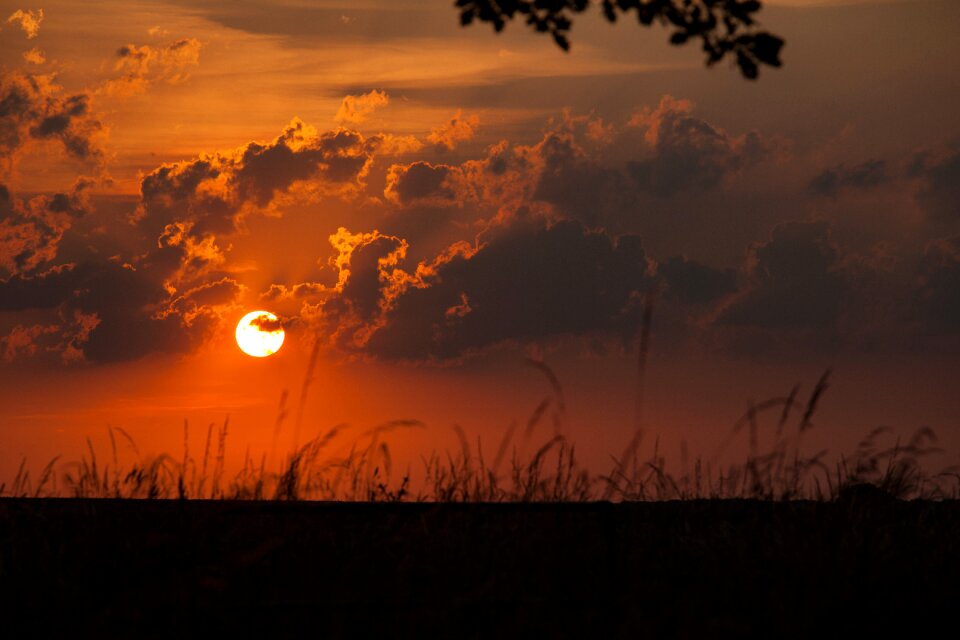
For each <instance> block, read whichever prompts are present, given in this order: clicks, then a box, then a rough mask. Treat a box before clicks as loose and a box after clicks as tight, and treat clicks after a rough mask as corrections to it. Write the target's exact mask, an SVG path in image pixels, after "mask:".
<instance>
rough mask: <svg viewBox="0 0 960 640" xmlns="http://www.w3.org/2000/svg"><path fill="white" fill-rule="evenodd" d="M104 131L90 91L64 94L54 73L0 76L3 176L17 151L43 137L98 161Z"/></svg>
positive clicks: (79, 156)
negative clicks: (100, 137) (94, 112)
mask: <svg viewBox="0 0 960 640" xmlns="http://www.w3.org/2000/svg"><path fill="white" fill-rule="evenodd" d="M102 130H103V126H102V125H101V124H100V121H99V120H97V119H96V118H95V117H94V116H93V114H92V113H91V109H90V95H89V94H87V93H75V94H71V95H63V93H62V89H61V87H59V86H58V85H56V84H55V83H54V81H53V78H52V76H44V75H31V74H23V73H18V72H11V73H5V74H3V75H2V76H0V158H2V159H0V177H2V176H3V174H4V173H6V172H9V171H10V170H11V169H12V166H13V162H14V160H15V158H16V156H17V154H18V153H20V152H21V151H22V150H23V149H25V148H26V147H28V146H30V144H31V143H32V142H36V141H40V140H54V141H58V142H60V143H61V145H62V148H63V150H64V151H65V152H66V153H67V154H68V155H69V156H71V157H74V158H76V159H79V160H85V161H90V162H99V161H100V160H102V157H103V152H102V151H101V149H100V146H99V143H98V138H99V135H100V134H101V132H102Z"/></svg>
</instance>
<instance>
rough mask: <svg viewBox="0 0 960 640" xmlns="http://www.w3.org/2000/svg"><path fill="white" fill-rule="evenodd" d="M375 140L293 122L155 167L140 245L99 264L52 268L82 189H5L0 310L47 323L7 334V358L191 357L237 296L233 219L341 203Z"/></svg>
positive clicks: (144, 196)
mask: <svg viewBox="0 0 960 640" xmlns="http://www.w3.org/2000/svg"><path fill="white" fill-rule="evenodd" d="M380 143H381V138H379V137H373V138H366V137H364V136H362V135H360V134H358V133H356V132H351V131H347V130H344V129H338V130H335V131H327V132H323V133H319V132H317V131H316V130H314V129H312V128H311V127H308V126H307V125H305V124H304V123H303V122H301V121H299V120H294V121H293V122H292V123H291V124H290V125H289V126H288V127H287V128H286V129H284V130H283V131H282V132H281V134H280V135H279V136H278V137H277V138H275V139H274V140H272V141H270V142H266V143H261V142H251V143H248V144H246V145H243V146H242V147H239V148H237V149H234V150H232V151H224V152H219V153H212V154H205V155H203V156H201V157H199V158H195V159H193V160H190V161H185V162H179V163H173V164H166V165H162V166H160V167H158V168H157V169H155V170H154V171H151V172H149V173H148V174H146V175H144V176H143V178H142V180H141V187H140V192H141V193H140V201H139V204H138V206H137V208H136V213H135V214H134V216H133V218H132V222H133V223H134V224H135V226H136V229H137V230H139V231H140V232H141V233H140V235H141V237H143V238H144V239H145V240H146V242H147V244H146V245H145V246H141V247H129V248H128V251H127V252H126V253H124V254H123V255H117V256H114V257H112V258H109V259H104V258H103V257H102V255H100V254H99V253H98V252H96V251H90V252H88V253H87V254H84V255H81V256H80V257H79V258H76V259H75V260H74V261H73V262H71V263H69V264H56V260H55V258H56V256H57V245H58V243H60V242H61V240H62V238H63V236H64V233H66V232H67V231H69V229H70V225H71V220H73V219H74V218H76V217H78V216H80V215H83V213H84V212H85V210H86V209H85V206H86V200H85V193H84V190H85V189H86V188H87V187H88V186H89V183H88V182H85V183H82V184H78V186H77V187H76V188H75V189H74V191H72V192H70V193H65V194H57V195H53V196H39V197H36V198H34V199H32V200H30V201H29V202H26V203H23V202H19V201H17V200H16V199H14V198H13V196H11V194H9V192H8V191H7V189H6V188H3V189H2V190H0V278H3V277H4V276H6V277H5V279H2V280H0V311H12V312H23V311H28V310H29V311H31V312H33V311H35V312H38V313H41V314H43V315H45V316H46V317H48V318H49V320H48V321H46V322H42V323H37V324H39V325H42V327H43V329H42V331H41V330H39V329H33V328H31V327H32V326H33V325H26V324H25V325H23V327H21V328H20V329H17V330H16V331H14V332H12V333H10V334H9V335H8V336H7V338H6V340H7V343H5V344H8V346H7V347H4V348H5V349H6V351H5V353H6V352H9V353H10V354H11V357H14V356H16V357H24V356H29V355H30V354H33V355H34V356H40V355H43V354H55V355H59V357H62V358H66V359H84V360H88V361H97V362H107V361H121V360H130V359H135V358H139V357H142V356H144V355H147V354H149V353H154V352H159V353H165V354H177V353H184V352H188V351H191V350H193V349H196V348H197V347H198V346H199V345H201V344H202V343H203V342H204V341H205V340H206V339H207V338H208V336H209V335H210V334H211V332H212V331H213V330H214V329H215V328H216V327H217V326H219V323H220V322H221V319H222V318H223V317H224V315H225V314H226V313H227V312H230V311H231V310H232V309H235V305H236V302H237V300H238V298H239V297H240V296H241V295H242V293H243V291H244V287H243V285H242V284H241V283H240V282H239V281H238V280H237V279H236V277H235V275H234V274H232V272H231V270H230V265H229V261H228V257H229V254H228V252H229V246H230V241H229V238H230V236H231V234H233V233H235V232H237V231H238V230H239V229H241V227H242V220H243V217H244V216H246V215H252V214H254V213H257V212H263V211H270V210H271V209H272V208H274V207H277V206H279V205H278V203H280V202H281V201H283V200H284V199H285V198H294V197H299V196H303V197H315V196H317V195H323V196H344V197H351V195H352V194H356V193H358V192H359V190H360V187H361V186H362V180H363V177H364V176H365V175H366V171H367V169H368V167H369V164H370V163H371V162H372V159H373V156H374V153H375V152H376V149H377V148H378V145H379V144H380ZM362 253H363V251H362V250H358V252H357V254H356V255H357V256H359V255H360V254H362ZM358 259H359V258H358ZM358 264H359V263H358ZM4 272H5V273H4ZM354 272H355V273H356V274H357V275H356V277H355V278H354V279H353V280H352V281H351V283H350V284H349V285H346V284H345V285H344V286H345V288H346V290H347V291H348V292H351V295H353V293H354V292H356V290H357V289H358V287H360V286H361V281H362V277H361V276H360V275H359V272H360V269H359V267H354ZM281 293H285V292H281ZM294 293H296V291H295V292H294ZM360 297H361V296H357V299H358V300H359V299H360ZM358 304H359V303H358ZM357 309H358V310H361V308H360V307H359V306H358V307H357ZM31 345H32V346H31Z"/></svg>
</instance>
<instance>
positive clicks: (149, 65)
mask: <svg viewBox="0 0 960 640" xmlns="http://www.w3.org/2000/svg"><path fill="white" fill-rule="evenodd" d="M202 48H203V44H202V43H201V42H200V41H199V40H197V39H196V38H181V39H179V40H176V41H174V42H171V43H170V44H167V45H164V46H161V47H154V46H150V45H147V44H145V45H142V46H137V45H134V44H126V45H124V46H122V47H120V48H119V49H117V60H116V62H115V63H114V70H115V71H119V72H120V73H121V74H122V75H121V77H120V78H117V79H115V80H110V81H109V82H107V83H106V85H105V86H104V90H105V91H106V92H107V93H109V94H112V95H133V94H137V93H142V92H143V91H145V90H146V89H147V87H148V86H149V85H150V84H153V83H156V82H165V83H167V84H178V83H181V82H184V81H185V80H187V79H188V78H189V77H190V74H189V73H188V69H190V68H191V67H196V66H197V65H198V64H199V63H200V50H201V49H202Z"/></svg>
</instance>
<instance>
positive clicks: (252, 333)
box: [237, 311, 284, 358]
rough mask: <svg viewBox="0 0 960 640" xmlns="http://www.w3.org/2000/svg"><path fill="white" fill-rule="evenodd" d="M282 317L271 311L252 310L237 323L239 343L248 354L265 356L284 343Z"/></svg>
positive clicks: (259, 356) (258, 356) (271, 353)
mask: <svg viewBox="0 0 960 640" xmlns="http://www.w3.org/2000/svg"><path fill="white" fill-rule="evenodd" d="M283 338H284V332H283V327H281V326H280V319H279V318H277V316H275V315H273V314H272V313H270V312H269V311H251V312H250V313H248V314H247V315H245V316H243V318H241V319H240V323H239V324H237V345H238V346H239V347H240V349H241V350H242V351H243V352H244V353H246V354H247V355H251V356H254V357H255V358H265V357H267V356H271V355H273V354H275V353H276V352H277V351H278V350H279V349H280V346H281V345H282V344H283Z"/></svg>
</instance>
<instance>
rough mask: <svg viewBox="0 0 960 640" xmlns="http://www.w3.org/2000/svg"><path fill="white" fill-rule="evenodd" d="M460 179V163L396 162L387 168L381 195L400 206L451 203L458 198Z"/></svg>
mask: <svg viewBox="0 0 960 640" xmlns="http://www.w3.org/2000/svg"><path fill="white" fill-rule="evenodd" d="M462 181H463V171H462V170H461V169H460V168H459V167H453V166H450V165H445V164H437V165H434V164H430V163H429V162H424V161H422V160H418V161H417V162H413V163H410V164H408V165H400V164H395V165H391V166H390V168H389V169H388V170H387V182H386V187H385V188H384V190H383V195H384V197H386V198H387V200H389V201H390V202H393V203H394V204H398V205H400V206H408V205H412V204H433V205H438V206H452V205H456V204H457V203H458V201H459V198H458V193H457V192H458V189H459V187H458V183H461V182H462Z"/></svg>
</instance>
